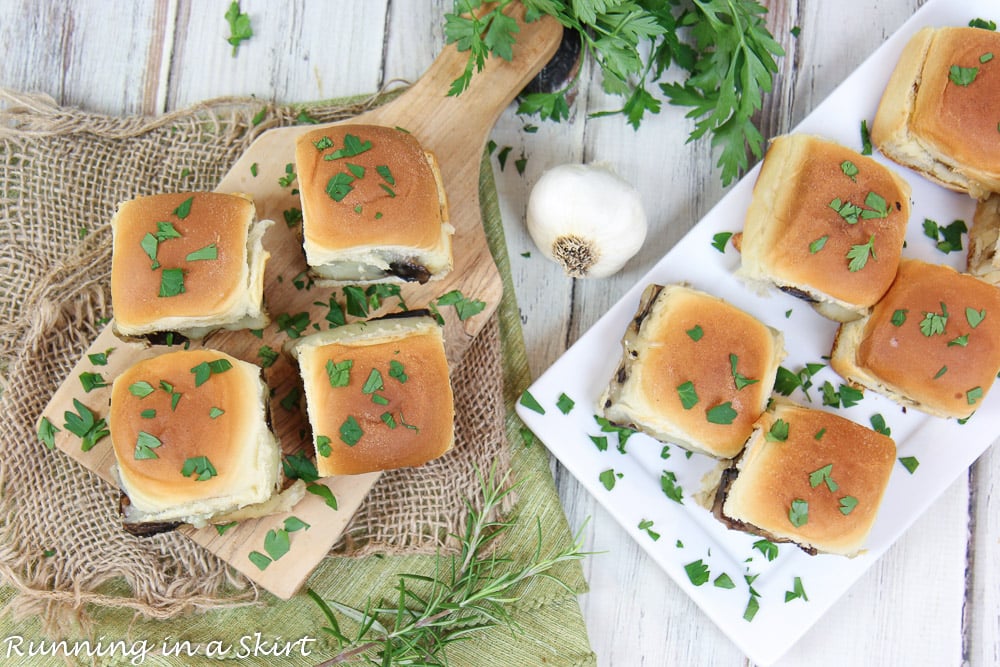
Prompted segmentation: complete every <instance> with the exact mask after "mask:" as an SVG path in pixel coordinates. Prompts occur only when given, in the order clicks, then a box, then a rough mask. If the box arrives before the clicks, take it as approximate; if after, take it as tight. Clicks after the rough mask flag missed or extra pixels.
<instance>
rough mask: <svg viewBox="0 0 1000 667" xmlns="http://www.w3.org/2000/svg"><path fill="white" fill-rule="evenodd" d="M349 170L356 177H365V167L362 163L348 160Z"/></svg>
mask: <svg viewBox="0 0 1000 667" xmlns="http://www.w3.org/2000/svg"><path fill="white" fill-rule="evenodd" d="M347 171H349V172H351V175H352V176H354V178H364V177H365V168H364V167H362V166H361V165H360V164H354V163H351V162H348V163H347Z"/></svg>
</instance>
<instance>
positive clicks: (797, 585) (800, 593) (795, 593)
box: [785, 577, 809, 602]
mask: <svg viewBox="0 0 1000 667" xmlns="http://www.w3.org/2000/svg"><path fill="white" fill-rule="evenodd" d="M799 598H801V599H802V600H804V601H805V602H809V597H808V596H807V595H806V590H805V588H803V587H802V579H801V578H800V577H795V579H794V580H793V581H792V590H790V591H785V602H791V601H792V600H797V599H799Z"/></svg>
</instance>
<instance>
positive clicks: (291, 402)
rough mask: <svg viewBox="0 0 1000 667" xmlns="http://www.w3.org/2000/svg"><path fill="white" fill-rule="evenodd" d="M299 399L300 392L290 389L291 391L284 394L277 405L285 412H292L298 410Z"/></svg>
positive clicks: (296, 388)
mask: <svg viewBox="0 0 1000 667" xmlns="http://www.w3.org/2000/svg"><path fill="white" fill-rule="evenodd" d="M300 398H302V390H301V389H299V388H298V387H292V388H291V389H289V390H288V393H287V394H285V396H284V397H283V398H282V399H281V400H280V401H279V402H278V404H279V405H280V406H281V407H282V408H284V409H285V410H288V411H289V412H292V411H294V410H297V409H298V407H299V399H300Z"/></svg>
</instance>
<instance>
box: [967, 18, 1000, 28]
mask: <svg viewBox="0 0 1000 667" xmlns="http://www.w3.org/2000/svg"><path fill="white" fill-rule="evenodd" d="M969 27H970V28H982V29H983V30H992V31H995V30H996V29H997V24H996V23H995V22H993V21H988V20H986V19H980V18H975V19H972V20H971V21H969Z"/></svg>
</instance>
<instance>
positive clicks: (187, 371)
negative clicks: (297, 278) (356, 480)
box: [109, 349, 280, 526]
mask: <svg viewBox="0 0 1000 667" xmlns="http://www.w3.org/2000/svg"><path fill="white" fill-rule="evenodd" d="M218 360H225V361H227V362H229V364H231V366H232V367H231V368H230V369H229V370H225V371H223V372H217V373H212V374H211V375H210V376H209V378H208V380H207V381H206V382H204V383H203V384H201V386H198V387H195V374H194V373H193V372H192V371H191V369H192V368H194V367H196V366H198V365H199V364H201V363H206V362H215V361H218ZM138 382H146V383H148V384H149V385H150V386H152V387H153V388H154V389H153V391H152V392H151V393H148V395H146V396H142V397H140V396H138V395H136V393H134V392H133V391H130V389H129V388H130V387H132V386H133V385H134V384H135V383H138ZM161 382H166V383H168V384H169V385H171V386H172V387H173V393H180V395H181V397H180V400H178V401H177V405H176V408H174V409H172V408H171V392H169V391H167V390H165V389H164V388H163V387H162V386H161V384H160V383H161ZM140 393H142V392H140ZM266 397H267V388H266V387H265V385H264V383H263V382H262V381H261V379H260V369H259V368H258V367H256V366H254V365H253V364H249V363H247V362H244V361H240V360H239V359H235V358H233V357H231V356H229V355H227V354H224V353H222V352H218V351H214V350H206V349H201V350H189V351H178V352H169V353H167V354H162V355H160V356H157V357H152V358H150V359H145V360H143V361H140V362H138V363H136V364H134V365H133V366H131V367H130V368H129V369H127V370H126V371H125V372H124V373H122V374H121V375H120V376H119V377H118V378H116V379H115V382H114V385H113V387H112V390H111V411H110V417H109V427H110V431H111V441H112V443H113V446H114V452H115V459H116V461H117V475H118V479H119V482H120V484H121V487H122V491H123V492H124V493H125V494H126V495H127V496H128V498H129V501H130V508H129V514H128V515H126V517H125V519H126V522H127V523H143V522H168V521H177V522H182V523H190V524H192V525H195V526H201V525H204V524H205V523H206V522H208V521H211V520H212V519H213V517H215V516H217V515H220V514H224V513H227V512H233V511H235V510H238V509H240V508H243V507H246V506H249V505H253V504H257V503H261V502H264V501H266V500H268V499H269V498H270V497H271V496H272V494H274V493H275V490H276V487H277V485H278V482H279V470H280V452H279V449H278V444H277V440H276V439H275V437H274V435H272V433H271V432H270V430H269V429H268V426H267V420H266V404H265V401H266ZM212 408H218V409H220V410H223V411H224V413H223V414H221V415H218V416H216V417H215V418H212V416H211V412H210V411H211V409H212ZM147 410H155V412H156V414H155V416H153V417H151V418H148V417H144V416H143V415H142V413H143V412H144V411H147ZM147 414H148V413H147ZM140 432H144V433H148V434H150V435H152V436H154V437H155V438H157V439H158V440H159V441H160V442H161V443H162V444H161V445H160V446H159V447H156V448H154V449H152V451H153V452H154V453H155V455H156V458H139V459H137V458H136V452H137V447H136V445H137V442H138V440H139V437H140V436H139V434H140ZM201 456H205V457H207V458H208V460H209V462H210V463H211V464H212V466H213V467H214V468H215V470H216V472H217V474H216V476H214V477H211V478H209V479H206V480H205V481H198V480H197V479H196V476H195V475H191V476H185V475H183V474H181V470H182V469H183V468H184V465H185V462H186V461H187V460H188V459H190V458H196V457H201Z"/></svg>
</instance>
